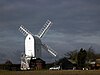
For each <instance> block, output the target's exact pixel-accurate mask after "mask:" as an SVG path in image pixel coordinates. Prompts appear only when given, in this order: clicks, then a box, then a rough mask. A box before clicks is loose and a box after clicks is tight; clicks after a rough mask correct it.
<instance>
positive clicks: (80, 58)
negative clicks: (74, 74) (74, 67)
mask: <svg viewBox="0 0 100 75" xmlns="http://www.w3.org/2000/svg"><path fill="white" fill-rule="evenodd" d="M86 56H87V52H86V50H84V49H83V48H81V49H80V51H79V52H78V56H77V61H78V63H77V64H78V67H80V68H83V67H85V62H86Z"/></svg>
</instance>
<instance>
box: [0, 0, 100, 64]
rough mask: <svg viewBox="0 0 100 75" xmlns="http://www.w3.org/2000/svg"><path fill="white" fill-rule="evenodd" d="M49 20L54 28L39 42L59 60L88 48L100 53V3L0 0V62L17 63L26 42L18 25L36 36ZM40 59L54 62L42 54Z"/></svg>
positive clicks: (99, 1)
mask: <svg viewBox="0 0 100 75" xmlns="http://www.w3.org/2000/svg"><path fill="white" fill-rule="evenodd" d="M48 19H49V20H51V21H52V22H53V25H52V26H51V28H50V30H49V31H48V32H47V33H46V34H45V36H44V37H43V38H42V39H41V41H42V42H43V43H45V44H48V45H49V46H50V47H51V48H52V49H54V50H55V51H57V53H58V55H59V57H63V55H64V54H65V53H67V52H69V51H72V50H75V49H77V50H79V49H80V48H85V49H88V48H89V47H90V46H92V48H93V49H94V51H95V52H96V53H100V0H0V63H4V62H5V61H7V60H11V61H12V62H13V63H20V56H21V53H22V52H24V40H25V36H24V35H23V34H22V33H21V32H20V31H19V30H18V29H19V27H20V25H24V26H25V27H26V28H27V29H28V30H29V31H31V32H32V33H33V34H34V35H36V34H38V32H39V31H40V29H41V28H42V26H43V25H44V24H45V22H46V20H48ZM42 58H43V59H44V60H45V61H47V62H48V61H53V60H54V57H53V56H51V55H49V54H48V53H47V52H45V51H42Z"/></svg>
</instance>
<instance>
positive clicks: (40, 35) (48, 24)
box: [37, 20, 52, 38]
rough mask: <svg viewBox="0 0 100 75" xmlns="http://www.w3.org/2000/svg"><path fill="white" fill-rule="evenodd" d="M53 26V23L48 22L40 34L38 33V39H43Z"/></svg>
mask: <svg viewBox="0 0 100 75" xmlns="http://www.w3.org/2000/svg"><path fill="white" fill-rule="evenodd" d="M51 25H52V22H51V21H49V20H47V21H46V23H45V24H44V26H43V28H42V29H41V30H40V32H39V33H38V35H37V36H38V37H39V38H42V37H43V36H44V35H45V33H46V32H47V31H48V30H49V28H50V26H51Z"/></svg>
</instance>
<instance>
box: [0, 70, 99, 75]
mask: <svg viewBox="0 0 100 75" xmlns="http://www.w3.org/2000/svg"><path fill="white" fill-rule="evenodd" d="M0 75H100V70H88V71H86V70H84V71H83V70H74V71H73V70H59V71H49V70H43V71H0Z"/></svg>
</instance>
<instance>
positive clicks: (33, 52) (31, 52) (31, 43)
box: [25, 34, 41, 59]
mask: <svg viewBox="0 0 100 75" xmlns="http://www.w3.org/2000/svg"><path fill="white" fill-rule="evenodd" d="M25 55H26V56H27V57H32V58H33V59H36V58H40V57H41V40H40V39H39V38H38V37H36V36H32V35H31V34H29V35H27V37H26V39H25Z"/></svg>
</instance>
